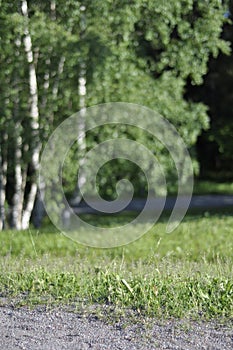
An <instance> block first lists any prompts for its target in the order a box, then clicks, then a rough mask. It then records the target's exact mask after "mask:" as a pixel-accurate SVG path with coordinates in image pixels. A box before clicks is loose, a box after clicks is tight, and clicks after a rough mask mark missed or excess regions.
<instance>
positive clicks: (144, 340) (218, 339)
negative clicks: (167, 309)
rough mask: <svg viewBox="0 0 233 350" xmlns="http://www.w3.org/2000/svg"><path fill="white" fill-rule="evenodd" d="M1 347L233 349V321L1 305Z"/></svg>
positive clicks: (141, 349)
mask: <svg viewBox="0 0 233 350" xmlns="http://www.w3.org/2000/svg"><path fill="white" fill-rule="evenodd" d="M0 349H4V350H13V349H30V350H34V349H36V350H38V349H39V350H47V349H48V350H55V349H56V350H59V349H75V350H78V349H80V350H81V349H82V350H85V349H95V350H97V349H98V350H102V349H109V350H116V349H122V350H128V349H129V350H134V349H140V350H144V349H145V350H150V349H159V350H160V349H172V350H174V349H179V350H181V349H184V350H189V349H211V350H212V349H219V350H228V349H229V350H230V349H231V350H232V349H233V324H232V322H228V324H223V323H219V322H217V321H211V322H203V321H199V322H197V321H190V320H158V319H147V320H144V319H143V318H142V317H139V318H134V319H133V320H131V321H130V319H129V318H127V317H125V318H123V319H120V320H119V319H118V320H116V319H115V321H114V318H113V319H112V321H111V322H110V320H109V318H108V320H107V319H106V320H104V319H99V318H98V317H97V316H94V315H93V314H92V315H91V314H89V315H88V316H85V317H84V316H83V315H81V314H80V313H77V312H70V311H67V310H66V309H61V308H56V309H52V310H48V309H46V308H45V307H42V306H40V307H36V308H34V309H32V310H31V309H29V308H27V307H20V308H15V307H11V306H2V307H0Z"/></svg>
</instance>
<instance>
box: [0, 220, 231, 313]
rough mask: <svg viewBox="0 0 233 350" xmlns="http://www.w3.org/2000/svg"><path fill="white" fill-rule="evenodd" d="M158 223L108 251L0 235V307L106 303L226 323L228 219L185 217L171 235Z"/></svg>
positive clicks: (32, 235) (54, 239) (59, 238)
mask: <svg viewBox="0 0 233 350" xmlns="http://www.w3.org/2000/svg"><path fill="white" fill-rule="evenodd" d="M231 214H232V213H231ZM125 219H127V217H122V218H120V219H119V218H118V219H112V220H111V219H110V218H108V220H106V218H105V219H104V221H105V223H106V225H109V226H112V225H114V224H116V223H117V222H119V221H120V220H121V221H124V220H125ZM95 220H98V219H97V218H96V219H95ZM100 220H101V218H100ZM102 220H103V219H102ZM163 221H164V222H163ZM165 221H166V218H163V220H162V221H160V222H159V223H158V224H156V225H155V226H154V228H153V229H152V230H151V231H150V232H149V233H147V234H146V235H144V236H143V237H142V238H141V239H140V240H138V241H136V242H134V243H132V244H130V245H127V246H124V247H119V248H115V249H94V248H88V247H83V246H80V245H78V244H76V243H74V242H73V241H71V240H69V239H68V238H66V237H64V236H63V235H61V234H59V233H56V231H55V229H54V228H52V227H51V228H49V227H48V228H47V229H43V232H39V231H34V230H32V231H27V232H13V231H5V232H1V233H0V240H1V247H0V255H1V258H0V266H1V272H0V304H1V303H2V304H3V303H6V302H8V300H11V301H13V302H14V303H16V304H18V305H23V304H29V305H33V304H37V303H43V304H44V303H46V304H49V305H50V304H54V303H60V304H70V303H72V304H74V305H76V306H77V308H79V307H81V306H83V305H85V306H86V305H87V306H88V305H91V304H98V305H102V304H105V305H106V304H108V305H111V306H113V307H116V308H118V309H120V310H121V311H122V312H123V311H124V309H125V308H127V309H133V310H135V311H136V312H138V313H140V314H147V315H154V316H158V317H172V316H175V317H193V318H198V317H204V318H218V317H220V318H222V317H223V318H227V319H229V318H232V317H233V278H232V277H233V272H232V265H233V216H232V215H230V214H227V213H222V214H221V213H219V214H209V213H203V214H202V215H193V216H191V215H189V216H187V217H186V219H185V220H184V222H183V223H182V224H181V225H180V226H179V227H178V228H177V229H176V230H175V231H174V232H173V233H171V234H167V233H165V227H166V223H165Z"/></svg>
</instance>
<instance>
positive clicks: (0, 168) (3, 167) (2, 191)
mask: <svg viewBox="0 0 233 350" xmlns="http://www.w3.org/2000/svg"><path fill="white" fill-rule="evenodd" d="M5 140H6V136H5V137H3V141H5ZM6 173H7V159H6V157H4V154H3V151H2V145H0V231H2V230H3V229H4V228H5V221H6V217H5V200H6Z"/></svg>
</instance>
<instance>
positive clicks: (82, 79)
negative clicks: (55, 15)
mask: <svg viewBox="0 0 233 350" xmlns="http://www.w3.org/2000/svg"><path fill="white" fill-rule="evenodd" d="M80 11H81V19H80V27H81V37H82V36H83V34H84V33H85V30H86V18H85V11H86V7H85V6H81V7H80ZM86 70H87V68H86V62H85V58H82V59H81V64H80V73H79V81H78V82H79V107H80V112H79V120H78V135H77V136H78V137H77V143H78V152H79V160H78V163H79V169H82V167H83V165H84V163H85V152H86V133H85V126H86V82H87V81H86ZM86 181H87V180H86V175H85V172H84V171H81V172H80V174H79V181H78V184H77V188H76V194H75V198H74V202H75V201H80V200H81V193H80V192H81V189H82V188H83V186H84V185H85V184H86Z"/></svg>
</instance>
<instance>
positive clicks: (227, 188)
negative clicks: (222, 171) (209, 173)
mask: <svg viewBox="0 0 233 350" xmlns="http://www.w3.org/2000/svg"><path fill="white" fill-rule="evenodd" d="M193 193H194V194H197V195H199V194H231V195H233V182H217V181H204V180H198V179H197V180H195V182H194V191H193Z"/></svg>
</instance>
